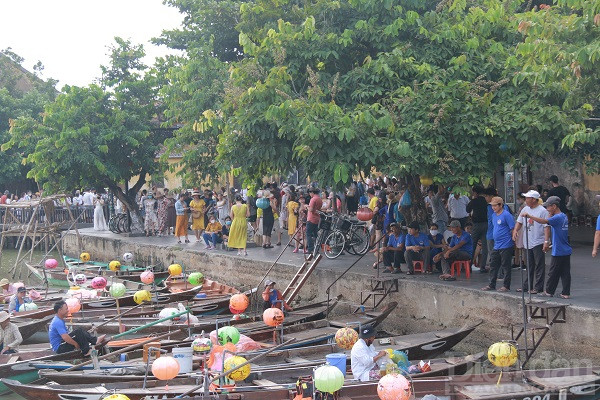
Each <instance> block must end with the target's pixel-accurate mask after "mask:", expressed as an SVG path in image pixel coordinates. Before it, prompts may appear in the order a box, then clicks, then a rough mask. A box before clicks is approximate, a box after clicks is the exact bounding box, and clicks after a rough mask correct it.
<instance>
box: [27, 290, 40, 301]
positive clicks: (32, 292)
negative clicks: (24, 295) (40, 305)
mask: <svg viewBox="0 0 600 400" xmlns="http://www.w3.org/2000/svg"><path fill="white" fill-rule="evenodd" d="M29 298H30V299H31V300H40V299H41V298H42V295H41V294H40V293H39V292H38V291H37V290H35V289H31V290H30V291H29Z"/></svg>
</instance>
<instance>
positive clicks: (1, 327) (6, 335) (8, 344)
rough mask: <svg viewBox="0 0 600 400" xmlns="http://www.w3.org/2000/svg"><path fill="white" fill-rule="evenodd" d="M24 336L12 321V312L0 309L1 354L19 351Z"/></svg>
mask: <svg viewBox="0 0 600 400" xmlns="http://www.w3.org/2000/svg"><path fill="white" fill-rule="evenodd" d="M22 342H23V337H22V336H21V332H19V328H18V327H17V326H16V325H15V324H13V323H12V322H10V314H9V313H7V312H6V311H0V354H10V353H16V352H18V351H19V345H20V344H21V343H22Z"/></svg>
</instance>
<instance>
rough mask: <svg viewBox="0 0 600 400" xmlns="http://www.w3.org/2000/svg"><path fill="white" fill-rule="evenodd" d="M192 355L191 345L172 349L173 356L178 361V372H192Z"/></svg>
mask: <svg viewBox="0 0 600 400" xmlns="http://www.w3.org/2000/svg"><path fill="white" fill-rule="evenodd" d="M193 355H194V350H193V349H192V348H191V347H175V348H174V349H173V358H174V359H175V360H177V362H178V363H179V373H180V374H186V373H188V372H192V356H193Z"/></svg>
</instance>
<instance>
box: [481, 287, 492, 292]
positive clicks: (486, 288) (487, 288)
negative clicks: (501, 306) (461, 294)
mask: <svg viewBox="0 0 600 400" xmlns="http://www.w3.org/2000/svg"><path fill="white" fill-rule="evenodd" d="M481 290H485V291H487V290H495V289H494V288H491V287H489V286H484V287H482V288H481Z"/></svg>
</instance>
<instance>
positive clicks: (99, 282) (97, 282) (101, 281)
mask: <svg viewBox="0 0 600 400" xmlns="http://www.w3.org/2000/svg"><path fill="white" fill-rule="evenodd" d="M106 284H107V282H106V278H104V277H102V276H97V277H95V278H94V279H92V287H93V288H94V289H99V290H102V289H104V288H105V287H106Z"/></svg>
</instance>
